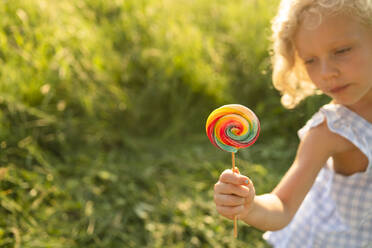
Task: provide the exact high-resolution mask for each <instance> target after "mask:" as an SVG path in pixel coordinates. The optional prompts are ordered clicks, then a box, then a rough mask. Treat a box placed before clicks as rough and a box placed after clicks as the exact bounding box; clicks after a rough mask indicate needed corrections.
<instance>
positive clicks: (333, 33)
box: [294, 15, 372, 51]
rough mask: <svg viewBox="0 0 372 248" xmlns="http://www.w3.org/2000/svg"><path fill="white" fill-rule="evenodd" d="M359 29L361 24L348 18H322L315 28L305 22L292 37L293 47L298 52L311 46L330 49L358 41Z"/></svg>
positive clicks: (330, 16)
mask: <svg viewBox="0 0 372 248" xmlns="http://www.w3.org/2000/svg"><path fill="white" fill-rule="evenodd" d="M304 21H305V20H304ZM361 27H362V24H361V23H359V22H358V21H356V20H355V19H354V18H352V17H349V16H345V15H328V16H323V17H322V20H321V22H320V23H319V25H317V26H316V27H309V26H307V25H306V23H305V22H303V23H301V24H300V25H299V27H298V29H297V31H296V33H295V35H294V42H295V46H296V48H297V49H298V50H304V51H306V50H307V49H306V48H307V47H311V48H312V47H313V46H324V47H326V48H328V47H330V48H332V47H334V46H337V45H339V44H342V43H344V42H348V41H350V42H351V41H353V40H356V39H358V38H359V37H360V36H361V32H362V30H363V29H362V28H361ZM371 30H372V29H371Z"/></svg>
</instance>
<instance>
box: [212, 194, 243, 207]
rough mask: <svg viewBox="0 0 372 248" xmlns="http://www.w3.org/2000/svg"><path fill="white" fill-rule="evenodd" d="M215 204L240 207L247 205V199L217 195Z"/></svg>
mask: <svg viewBox="0 0 372 248" xmlns="http://www.w3.org/2000/svg"><path fill="white" fill-rule="evenodd" d="M214 202H215V203H216V205H221V206H230V207H231V206H239V205H243V204H244V203H245V198H243V197H239V196H235V195H222V194H217V195H215V196H214Z"/></svg>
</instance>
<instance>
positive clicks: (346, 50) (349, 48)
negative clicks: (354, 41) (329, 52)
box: [335, 47, 351, 54]
mask: <svg viewBox="0 0 372 248" xmlns="http://www.w3.org/2000/svg"><path fill="white" fill-rule="evenodd" d="M350 50H351V47H347V48H343V49H340V50H337V51H336V52H335V54H343V53H346V52H348V51H350Z"/></svg>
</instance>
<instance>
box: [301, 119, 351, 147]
mask: <svg viewBox="0 0 372 248" xmlns="http://www.w3.org/2000/svg"><path fill="white" fill-rule="evenodd" d="M327 121H328V120H327V119H326V118H324V119H323V120H322V122H321V123H320V124H318V125H316V126H314V127H312V128H311V129H309V130H308V132H307V133H306V134H305V136H304V137H303V139H314V140H316V141H317V142H318V143H321V144H322V145H323V146H326V147H328V148H329V150H330V153H331V154H336V153H340V152H345V151H349V150H351V149H353V148H354V145H353V144H352V142H350V141H349V140H348V139H346V138H345V137H344V136H342V135H340V134H338V133H336V132H334V131H332V130H330V127H329V125H328V123H327Z"/></svg>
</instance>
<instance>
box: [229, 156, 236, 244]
mask: <svg viewBox="0 0 372 248" xmlns="http://www.w3.org/2000/svg"><path fill="white" fill-rule="evenodd" d="M231 162H232V171H233V173H235V171H236V170H235V153H234V152H232V153H231ZM234 237H235V238H237V237H238V218H237V217H236V216H234Z"/></svg>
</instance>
